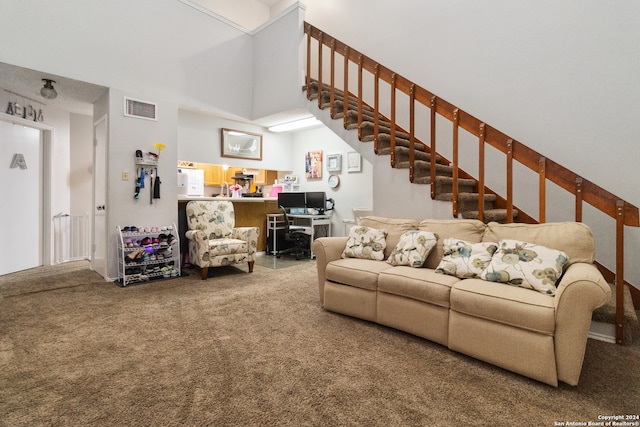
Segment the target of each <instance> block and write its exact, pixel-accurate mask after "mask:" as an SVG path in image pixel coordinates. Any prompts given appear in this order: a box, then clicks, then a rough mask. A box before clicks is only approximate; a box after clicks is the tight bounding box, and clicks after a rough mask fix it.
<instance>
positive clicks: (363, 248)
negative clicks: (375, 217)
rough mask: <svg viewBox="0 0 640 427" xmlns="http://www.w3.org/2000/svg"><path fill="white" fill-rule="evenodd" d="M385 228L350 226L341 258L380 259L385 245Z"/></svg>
mask: <svg viewBox="0 0 640 427" xmlns="http://www.w3.org/2000/svg"><path fill="white" fill-rule="evenodd" d="M386 239H387V230H384V229H383V230H378V229H376V228H371V227H363V226H356V227H351V231H350V232H349V238H348V239H347V244H346V245H345V247H344V250H343V251H342V258H362V259H374V260H378V261H382V260H383V259H384V249H385V248H386V247H387V240H386Z"/></svg>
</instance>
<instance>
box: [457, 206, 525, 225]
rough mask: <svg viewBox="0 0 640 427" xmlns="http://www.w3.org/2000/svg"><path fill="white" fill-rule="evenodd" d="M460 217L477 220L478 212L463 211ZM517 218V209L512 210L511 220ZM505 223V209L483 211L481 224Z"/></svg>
mask: <svg viewBox="0 0 640 427" xmlns="http://www.w3.org/2000/svg"><path fill="white" fill-rule="evenodd" d="M460 216H461V217H462V218H464V219H479V216H480V214H479V212H478V211H471V210H468V211H464V212H462V213H461V214H460ZM517 216H518V211H517V209H514V210H513V219H515V218H516V217H517ZM506 221H507V210H506V209H485V211H484V217H483V222H484V223H490V222H498V223H501V224H504V223H505V222H506Z"/></svg>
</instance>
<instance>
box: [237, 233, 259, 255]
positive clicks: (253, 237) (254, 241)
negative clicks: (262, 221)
mask: <svg viewBox="0 0 640 427" xmlns="http://www.w3.org/2000/svg"><path fill="white" fill-rule="evenodd" d="M259 235H260V229H259V228H258V227H235V228H234V229H233V230H232V231H231V237H233V238H234V239H239V240H244V241H245V242H247V243H249V255H250V256H253V255H254V254H255V253H256V251H257V248H258V236H259ZM251 259H252V260H253V258H251Z"/></svg>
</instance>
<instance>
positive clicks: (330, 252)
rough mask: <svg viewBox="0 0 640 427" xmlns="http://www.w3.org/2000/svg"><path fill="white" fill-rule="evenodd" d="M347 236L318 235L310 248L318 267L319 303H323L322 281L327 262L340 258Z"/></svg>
mask: <svg viewBox="0 0 640 427" xmlns="http://www.w3.org/2000/svg"><path fill="white" fill-rule="evenodd" d="M347 239H348V237H319V238H317V239H315V240H314V241H313V244H312V245H311V250H312V251H313V253H314V255H315V256H316V266H317V269H318V292H320V304H322V305H324V281H325V279H326V272H327V264H328V263H330V262H331V261H334V260H336V259H340V258H342V251H344V247H345V245H346V244H347Z"/></svg>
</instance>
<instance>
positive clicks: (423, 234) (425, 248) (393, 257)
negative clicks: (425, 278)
mask: <svg viewBox="0 0 640 427" xmlns="http://www.w3.org/2000/svg"><path fill="white" fill-rule="evenodd" d="M436 243H438V236H437V235H435V234H433V233H432V232H430V231H419V230H411V231H405V232H404V233H402V234H401V235H400V240H399V241H398V244H397V245H396V247H395V248H394V249H393V251H391V254H390V255H389V258H388V259H387V262H388V263H389V264H391V265H408V266H409V267H422V264H424V260H425V259H427V256H428V255H429V252H431V249H433V247H434V246H435V245H436Z"/></svg>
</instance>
